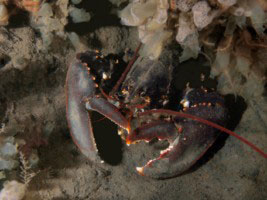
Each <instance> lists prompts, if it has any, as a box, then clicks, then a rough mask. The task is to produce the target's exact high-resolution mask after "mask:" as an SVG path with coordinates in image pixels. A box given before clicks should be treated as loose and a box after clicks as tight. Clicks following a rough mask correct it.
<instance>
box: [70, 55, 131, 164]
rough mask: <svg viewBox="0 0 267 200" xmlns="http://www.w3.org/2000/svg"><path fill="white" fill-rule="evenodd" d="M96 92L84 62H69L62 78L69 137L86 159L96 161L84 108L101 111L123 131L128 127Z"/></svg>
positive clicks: (97, 157) (92, 135)
mask: <svg viewBox="0 0 267 200" xmlns="http://www.w3.org/2000/svg"><path fill="white" fill-rule="evenodd" d="M84 54H85V55H86V53H84ZM89 55H90V54H88V56H89ZM96 92H98V85H97V84H95V82H94V78H93V76H92V75H91V74H90V69H89V68H88V66H87V64H86V63H83V62H81V61H80V60H79V59H76V61H75V62H74V63H72V64H71V65H70V67H69V69H68V73H67V79H66V105H67V106H66V108H67V110H66V112H67V121H68V125H69V128H70V132H71V136H72V139H73V141H74V143H75V144H76V145H77V146H78V148H79V149H80V151H81V152H82V153H83V154H84V155H85V156H86V157H87V158H88V159H90V160H92V161H94V162H100V161H101V159H100V157H99V156H98V153H97V152H98V150H97V147H96V143H95V139H94V134H93V129H92V124H91V119H90V115H89V112H88V110H93V111H97V112H99V113H101V114H102V115H104V116H105V117H107V118H108V119H110V120H111V121H113V122H115V123H116V124H118V125H119V126H121V127H122V128H124V129H126V130H129V122H128V120H127V119H126V118H125V117H124V116H123V115H122V114H121V113H120V112H119V110H118V109H117V107H116V106H114V105H113V104H111V103H110V102H108V101H107V100H106V99H104V98H102V97H101V96H100V95H96Z"/></svg>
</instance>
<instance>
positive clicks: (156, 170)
mask: <svg viewBox="0 0 267 200" xmlns="http://www.w3.org/2000/svg"><path fill="white" fill-rule="evenodd" d="M185 113H186V114H190V115H194V116H197V117H201V118H204V119H206V120H210V121H213V122H215V123H218V124H223V123H224V122H225V120H226V109H225V107H224V106H223V105H221V104H219V103H215V104H213V105H212V104H206V103H204V104H203V103H200V104H199V105H197V106H195V105H194V106H193V107H191V108H188V109H187V111H186V112H185ZM218 135H219V133H218V131H217V130H216V129H215V128H212V127H210V126H208V125H206V124H203V123H200V122H198V121H194V120H192V119H188V118H186V119H185V118H182V117H179V116H175V117H173V120H172V121H170V122H167V121H160V122H156V123H155V122H154V123H150V124H147V125H144V126H143V127H140V128H137V129H135V130H134V131H132V132H131V133H130V134H129V135H128V137H127V139H126V142H127V143H128V144H130V143H134V142H135V141H137V140H138V141H139V140H146V141H150V140H152V139H153V138H158V139H166V140H168V142H169V147H168V148H167V149H165V150H163V151H161V152H160V156H159V157H158V158H155V159H152V160H150V161H148V162H147V164H146V165H145V166H143V167H136V170H137V171H138V172H139V173H140V174H141V175H145V176H149V177H152V178H157V179H164V178H170V177H174V176H177V175H180V174H182V173H184V172H185V171H187V170H188V169H189V168H190V167H191V166H192V165H193V164H194V163H195V162H196V161H197V160H199V159H200V158H201V157H202V155H203V154H204V153H205V152H206V151H207V150H208V148H209V147H210V146H211V145H212V144H213V143H214V141H215V140H216V138H217V136H218Z"/></svg>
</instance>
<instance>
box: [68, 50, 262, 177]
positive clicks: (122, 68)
mask: <svg viewBox="0 0 267 200" xmlns="http://www.w3.org/2000/svg"><path fill="white" fill-rule="evenodd" d="M137 52H138V51H136V52H135V54H134V56H133V59H132V60H131V61H130V62H129V64H128V65H127V63H125V62H124V61H123V59H122V58H121V57H120V56H118V55H114V54H109V55H107V56H103V55H102V54H101V53H100V52H99V51H97V50H96V51H87V52H84V53H79V54H77V56H76V58H75V59H74V61H73V62H72V63H71V65H70V66H69V68H68V72H67V78H66V113H67V121H68V125H69V129H70V132H71V136H72V139H73V141H74V143H75V144H76V145H77V147H78V148H79V149H80V151H81V152H82V153H83V154H84V155H85V156H86V157H87V158H88V159H89V160H91V161H93V162H102V159H101V157H100V156H99V154H98V149H97V146H96V143H95V139H94V134H93V128H92V122H91V117H90V112H89V111H96V112H98V113H100V114H101V115H103V116H104V117H106V118H108V119H110V120H111V121H113V122H114V123H115V124H117V125H118V127H119V130H118V132H119V134H120V135H121V137H122V138H123V139H124V140H125V142H126V144H127V145H130V144H134V143H136V142H139V141H146V142H150V141H152V140H155V139H156V140H167V141H168V143H169V146H168V148H167V149H165V150H162V151H161V152H160V156H159V157H158V158H155V159H152V160H149V161H148V162H147V164H146V165H145V166H143V167H136V170H137V172H138V173H139V174H141V175H145V176H148V177H152V178H156V179H164V178H170V177H174V176H177V175H181V174H183V173H184V172H186V171H187V170H188V169H190V167H191V166H193V165H194V163H196V161H198V160H199V159H200V158H201V157H202V156H203V155H204V154H205V152H206V151H207V150H208V149H209V147H211V146H212V145H213V143H214V142H215V141H216V139H217V137H218V135H219V134H220V132H219V131H218V130H220V131H223V132H226V133H228V134H230V135H232V136H234V137H236V138H238V139H239V140H241V141H242V142H244V143H245V144H247V145H249V146H250V147H251V148H253V149H254V150H255V151H257V152H258V153H260V154H261V155H262V156H263V157H264V158H267V155H266V153H264V152H263V150H261V149H259V148H258V147H256V146H255V145H254V144H252V143H251V142H249V141H247V140H246V139H245V138H243V137H241V136H240V135H238V134H236V133H234V132H232V131H230V130H228V129H226V128H224V126H225V125H226V123H227V118H228V117H227V108H226V106H225V102H224V98H223V96H221V95H220V94H218V93H217V92H215V91H212V90H208V89H206V88H198V89H194V88H187V89H186V90H185V91H184V95H183V98H182V99H181V100H180V102H179V101H177V100H176V98H171V97H170V96H171V94H170V85H171V81H172V72H173V69H174V67H175V66H176V65H177V62H176V60H175V59H173V55H172V53H171V52H170V51H167V50H166V53H163V54H162V56H161V57H160V58H159V59H158V60H150V59H148V58H145V57H138V56H137ZM173 99H175V100H173Z"/></svg>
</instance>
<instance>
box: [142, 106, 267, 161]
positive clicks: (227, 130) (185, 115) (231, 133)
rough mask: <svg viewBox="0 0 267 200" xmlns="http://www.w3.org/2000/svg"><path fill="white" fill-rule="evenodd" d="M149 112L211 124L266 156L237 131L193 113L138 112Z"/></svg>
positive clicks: (158, 110) (161, 110)
mask: <svg viewBox="0 0 267 200" xmlns="http://www.w3.org/2000/svg"><path fill="white" fill-rule="evenodd" d="M151 113H167V114H170V115H176V116H179V117H183V118H190V119H192V120H194V121H198V122H201V123H203V124H206V125H208V126H211V127H213V128H216V129H218V130H220V131H223V132H225V133H227V134H229V135H231V136H234V137H236V138H237V139H238V140H240V141H242V142H243V143H245V144H247V145H248V146H250V147H251V148H252V149H253V150H254V151H256V152H258V153H259V154H261V156H263V157H264V158H267V154H266V153H264V151H263V150H261V149H260V148H258V147H257V146H256V145H254V144H252V143H251V142H249V141H248V140H247V139H245V138H243V137H241V136H240V135H238V134H237V133H235V132H233V131H230V130H229V129H227V128H224V127H223V126H220V125H218V124H215V123H213V122H211V121H208V120H205V119H202V118H200V117H197V116H194V115H191V114H187V113H182V112H177V111H172V110H167V109H157V110H149V111H145V112H143V113H140V114H139V116H142V115H147V114H151Z"/></svg>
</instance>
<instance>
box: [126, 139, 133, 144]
mask: <svg viewBox="0 0 267 200" xmlns="http://www.w3.org/2000/svg"><path fill="white" fill-rule="evenodd" d="M126 144H127V146H130V144H132V142H131V141H130V140H129V139H128V138H126Z"/></svg>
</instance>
